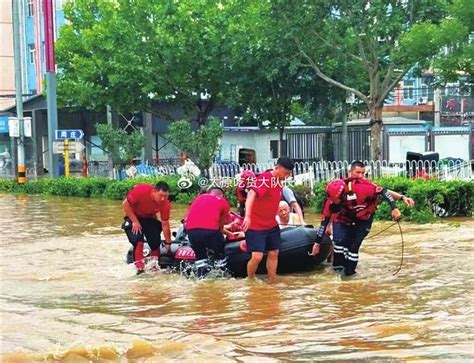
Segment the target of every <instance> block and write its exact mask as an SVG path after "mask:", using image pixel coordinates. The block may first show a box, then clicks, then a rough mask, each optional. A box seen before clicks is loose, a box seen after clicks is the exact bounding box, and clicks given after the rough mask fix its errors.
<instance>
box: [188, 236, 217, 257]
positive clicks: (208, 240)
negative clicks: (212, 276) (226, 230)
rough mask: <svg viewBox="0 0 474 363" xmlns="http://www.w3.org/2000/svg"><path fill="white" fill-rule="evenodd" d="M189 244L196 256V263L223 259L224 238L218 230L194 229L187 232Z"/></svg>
mask: <svg viewBox="0 0 474 363" xmlns="http://www.w3.org/2000/svg"><path fill="white" fill-rule="evenodd" d="M188 237H189V242H191V247H192V249H193V250H194V254H195V255H196V261H198V260H203V259H207V258H211V257H212V259H213V260H220V259H222V258H224V236H223V235H222V233H221V232H220V230H212V229H201V228H195V229H191V230H189V231H188Z"/></svg>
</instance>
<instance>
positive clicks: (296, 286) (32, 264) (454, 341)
mask: <svg viewBox="0 0 474 363" xmlns="http://www.w3.org/2000/svg"><path fill="white" fill-rule="evenodd" d="M0 202H1V203H0V218H1V222H2V225H3V226H5V228H4V230H3V233H2V238H1V245H2V249H1V251H2V258H1V261H0V264H1V283H2V285H1V286H2V296H1V299H0V303H1V304H2V311H1V318H2V353H3V361H22V360H23V361H32V360H35V359H37V360H44V359H49V360H64V361H73V362H77V361H82V360H92V361H98V360H101V361H106V360H111V361H116V360H122V361H146V360H147V359H152V360H163V359H169V360H172V361H174V360H176V361H177V360H179V361H181V360H196V359H197V360H205V361H219V362H222V361H238V362H247V361H262V360H263V359H265V360H268V361H278V360H309V361H311V360H315V359H324V360H335V361H346V360H377V359H378V360H395V361H398V360H401V361H406V360H452V359H456V360H472V359H474V353H473V350H472V348H471V342H472V340H473V338H474V337H473V335H474V334H473V330H472V328H473V327H472V321H473V318H474V309H473V308H472V288H473V277H474V272H472V271H473V270H474V263H473V258H474V257H473V254H472V250H473V237H472V236H473V235H474V234H473V227H474V223H473V221H472V220H471V219H464V220H457V222H458V223H459V224H460V225H459V226H457V227H455V226H450V225H448V224H446V223H445V224H434V225H409V224H405V223H403V224H402V226H403V230H404V239H405V262H404V265H403V268H402V270H401V272H400V273H399V274H398V275H396V276H393V275H392V273H393V272H394V271H395V270H396V268H397V265H398V263H399V261H400V252H401V240H400V235H399V233H398V231H397V230H396V228H392V229H389V230H388V231H387V232H384V233H383V234H381V235H380V236H376V237H374V238H369V239H367V241H366V242H364V244H363V246H362V251H361V261H360V263H359V274H358V275H357V277H355V278H351V279H344V278H341V277H339V276H338V275H335V274H334V273H333V272H332V271H331V270H330V269H329V268H327V267H326V268H323V269H321V270H318V271H314V272H311V273H302V274H293V275H285V276H280V277H279V279H278V282H277V284H275V285H271V286H269V285H267V284H266V283H265V279H264V278H263V277H262V279H261V280H258V279H257V281H255V282H253V283H249V282H248V281H246V280H245V279H227V280H209V281H195V280H186V279H183V278H181V277H180V276H179V275H178V274H172V273H166V272H158V273H155V274H147V275H145V276H143V275H142V276H138V277H137V276H135V274H134V269H133V266H129V265H127V264H125V262H124V259H125V252H126V251H127V250H128V242H127V241H126V237H125V236H124V235H123V234H122V232H121V230H120V222H121V219H122V212H121V209H120V202H118V201H106V200H92V199H91V200H90V199H74V198H69V199H68V198H52V197H31V196H9V195H0ZM184 211H185V209H184V207H176V206H173V213H172V218H173V223H172V226H173V228H176V227H177V225H178V221H179V220H180V219H181V218H182V216H183V214H184ZM307 219H308V221H309V222H312V223H314V224H317V223H318V222H317V220H318V218H317V216H315V215H309V216H308V217H307ZM388 225H389V224H388V223H375V225H374V228H373V232H372V234H375V233H376V232H377V231H381V230H382V229H383V228H386V227H387V226H388Z"/></svg>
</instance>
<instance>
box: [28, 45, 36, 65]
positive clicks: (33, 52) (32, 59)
mask: <svg viewBox="0 0 474 363" xmlns="http://www.w3.org/2000/svg"><path fill="white" fill-rule="evenodd" d="M28 59H29V61H30V63H31V64H35V61H36V49H35V45H34V44H28Z"/></svg>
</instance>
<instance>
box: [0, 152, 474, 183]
mask: <svg viewBox="0 0 474 363" xmlns="http://www.w3.org/2000/svg"><path fill="white" fill-rule="evenodd" d="M364 164H365V165H366V177H367V178H370V179H376V178H380V177H394V176H403V177H409V178H426V179H429V178H436V179H441V180H472V179H473V175H474V172H473V171H474V160H469V161H463V160H460V159H457V160H456V159H453V160H441V161H439V162H436V161H407V162H399V163H389V162H388V161H385V160H382V161H378V160H377V161H373V160H366V161H364ZM273 166H274V164H273V163H255V164H243V165H242V166H240V165H238V164H237V163H216V164H213V165H212V166H211V167H210V168H209V169H207V170H204V171H201V176H203V177H205V178H207V179H211V180H213V181H216V182H217V181H219V180H228V179H234V178H237V177H238V176H239V174H240V173H242V171H244V170H252V171H254V172H256V173H261V172H263V171H265V170H267V169H272V168H273ZM179 167H180V165H179V164H168V165H159V166H151V165H145V164H140V165H137V166H133V167H131V168H127V169H124V170H121V171H119V172H115V173H114V175H115V177H116V178H120V179H122V178H134V177H137V176H166V175H177V174H178V173H177V169H178V168H179ZM349 167H350V162H348V161H318V162H295V168H294V170H293V181H294V183H295V184H296V185H306V186H309V187H311V188H312V187H313V186H314V185H315V184H316V183H319V182H322V181H327V180H331V179H335V178H343V177H346V176H347V175H348V171H349ZM34 174H35V173H34V170H33V165H32V166H31V167H29V168H27V177H29V178H31V177H35V175H34ZM88 174H89V175H90V176H103V177H108V176H109V175H110V173H109V166H108V162H106V161H105V162H89V163H88ZM14 177H15V171H14V170H13V168H12V165H5V167H4V168H2V167H1V166H0V178H14Z"/></svg>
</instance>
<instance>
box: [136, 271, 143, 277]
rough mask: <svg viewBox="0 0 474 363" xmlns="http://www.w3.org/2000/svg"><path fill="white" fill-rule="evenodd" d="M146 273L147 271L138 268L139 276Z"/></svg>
mask: <svg viewBox="0 0 474 363" xmlns="http://www.w3.org/2000/svg"><path fill="white" fill-rule="evenodd" d="M144 273H145V270H137V276H138V275H141V274H144Z"/></svg>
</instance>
